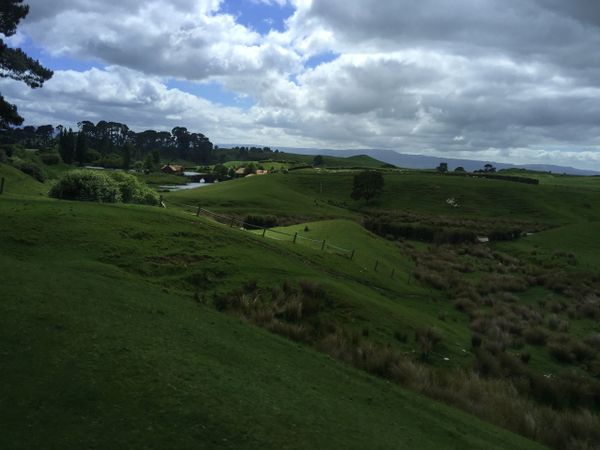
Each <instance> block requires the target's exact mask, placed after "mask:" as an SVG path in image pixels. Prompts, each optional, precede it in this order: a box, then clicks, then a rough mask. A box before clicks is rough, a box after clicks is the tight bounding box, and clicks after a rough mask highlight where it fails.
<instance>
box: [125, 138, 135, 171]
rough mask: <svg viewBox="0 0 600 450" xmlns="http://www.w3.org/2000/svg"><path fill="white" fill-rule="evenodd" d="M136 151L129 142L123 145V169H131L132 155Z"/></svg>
mask: <svg viewBox="0 0 600 450" xmlns="http://www.w3.org/2000/svg"><path fill="white" fill-rule="evenodd" d="M134 153H135V148H134V147H133V145H131V144H130V143H129V142H127V143H126V144H125V147H123V169H124V170H129V169H130V168H131V157H132V156H133V154H134Z"/></svg>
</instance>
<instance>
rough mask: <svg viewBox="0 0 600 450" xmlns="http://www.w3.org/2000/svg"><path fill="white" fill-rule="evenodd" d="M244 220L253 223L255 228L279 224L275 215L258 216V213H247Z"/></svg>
mask: <svg viewBox="0 0 600 450" xmlns="http://www.w3.org/2000/svg"><path fill="white" fill-rule="evenodd" d="M244 222H246V223H249V224H250V225H254V226H255V227H257V228H272V227H276V226H277V225H278V224H279V221H278V220H277V217H275V216H260V215H248V216H246V218H245V219H244Z"/></svg>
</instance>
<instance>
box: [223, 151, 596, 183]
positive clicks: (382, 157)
mask: <svg viewBox="0 0 600 450" xmlns="http://www.w3.org/2000/svg"><path fill="white" fill-rule="evenodd" d="M233 145H234V144H223V145H222V147H231V146H233ZM235 145H237V144H235ZM240 145H247V144H240ZM219 146H220V147H221V145H219ZM277 148H278V149H279V150H282V151H284V152H288V153H299V154H301V155H327V156H341V157H348V156H357V155H367V156H370V157H372V158H375V159H378V160H379V161H383V162H385V163H388V164H393V165H395V166H398V167H406V168H407V169H434V168H436V167H437V166H438V165H439V164H440V163H442V162H445V163H448V169H449V170H454V169H455V168H456V167H459V166H462V167H463V168H464V169H465V170H467V171H469V172H472V171H473V170H478V169H482V168H483V166H484V165H485V164H492V165H493V166H494V167H495V168H496V169H527V170H535V171H538V172H552V173H558V174H563V173H564V174H568V175H584V176H593V175H600V172H599V171H595V170H583V169H576V168H575V167H568V166H556V165H552V164H507V163H500V162H495V161H484V160H472V159H457V158H440V157H436V156H423V155H411V154H405V153H398V152H395V151H393V150H373V149H358V150H332V149H323V148H297V147H277Z"/></svg>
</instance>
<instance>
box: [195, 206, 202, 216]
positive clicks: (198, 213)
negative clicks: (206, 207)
mask: <svg viewBox="0 0 600 450" xmlns="http://www.w3.org/2000/svg"><path fill="white" fill-rule="evenodd" d="M201 209H202V208H201V207H200V206H198V211H196V217H200V210H201Z"/></svg>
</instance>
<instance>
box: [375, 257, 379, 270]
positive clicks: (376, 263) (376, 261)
mask: <svg viewBox="0 0 600 450" xmlns="http://www.w3.org/2000/svg"><path fill="white" fill-rule="evenodd" d="M378 265H379V260H378V259H376V260H375V272H377V266H378Z"/></svg>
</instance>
